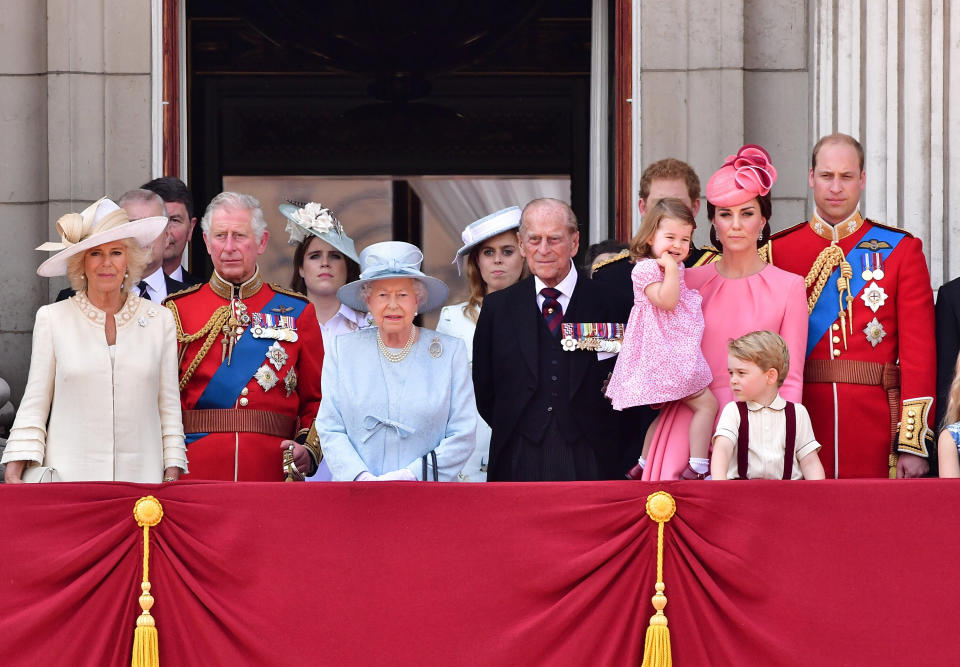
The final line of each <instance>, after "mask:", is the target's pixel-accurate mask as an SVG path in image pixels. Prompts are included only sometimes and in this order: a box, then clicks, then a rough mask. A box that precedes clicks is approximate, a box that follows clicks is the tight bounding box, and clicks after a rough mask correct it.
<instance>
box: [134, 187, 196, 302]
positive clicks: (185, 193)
mask: <svg viewBox="0 0 960 667" xmlns="http://www.w3.org/2000/svg"><path fill="white" fill-rule="evenodd" d="M143 189H144V190H149V191H150V192H156V193H157V194H158V195H160V198H161V199H163V203H164V205H165V206H166V208H167V215H168V217H169V218H170V223H169V224H168V225H167V235H166V239H167V243H166V245H165V246H164V247H163V272H164V273H165V274H166V275H168V276H170V277H171V278H173V279H174V280H177V281H180V282H181V283H183V284H184V285H185V286H186V287H190V286H191V285H196V284H198V283H202V282H204V281H202V280H200V279H199V278H197V277H196V276H194V275H192V274H191V273H189V272H188V271H187V269H186V268H185V267H183V266H182V265H181V264H180V262H181V260H183V249H184V248H186V247H187V241H189V240H190V239H191V238H192V237H193V228H194V226H195V225H196V224H197V218H196V216H195V215H194V214H193V195H192V194H190V190H188V189H187V185H186V184H185V183H184V182H183V181H181V180H180V179H179V178H174V177H173V176H163V177H161V178H155V179H153V180H152V181H150V182H149V183H145V184H144V185H143Z"/></svg>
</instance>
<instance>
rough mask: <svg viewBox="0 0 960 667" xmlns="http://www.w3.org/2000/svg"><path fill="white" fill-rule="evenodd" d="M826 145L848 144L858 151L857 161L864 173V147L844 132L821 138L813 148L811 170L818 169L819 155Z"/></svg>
mask: <svg viewBox="0 0 960 667" xmlns="http://www.w3.org/2000/svg"><path fill="white" fill-rule="evenodd" d="M824 144H847V145H848V146H852V147H853V149H854V150H855V151H857V159H858V160H860V171H863V164H864V155H863V145H862V144H861V143H860V142H859V141H857V140H856V139H854V138H853V137H851V136H850V135H849V134H844V133H843V132H834V133H833V134H828V135H827V136H825V137H820V141H818V142H817V144H816V145H815V146H814V147H813V154H812V155H811V156H810V168H811V169H816V168H817V153H819V152H820V149H821V148H822V147H823V146H824Z"/></svg>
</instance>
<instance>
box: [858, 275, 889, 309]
mask: <svg viewBox="0 0 960 667" xmlns="http://www.w3.org/2000/svg"><path fill="white" fill-rule="evenodd" d="M860 298H861V299H863V302H864V303H865V304H866V306H867V308H869V309H870V310H872V311H873V312H877V310H878V309H879V308H880V307H881V306H882V305H883V304H884V303H885V302H886V300H887V293H886V292H885V291H884V289H883V288H882V287H880V285H878V284H877V281H873V282H872V283H870V284H869V285H867V286H866V287H865V288H864V289H863V294H861V295H860Z"/></svg>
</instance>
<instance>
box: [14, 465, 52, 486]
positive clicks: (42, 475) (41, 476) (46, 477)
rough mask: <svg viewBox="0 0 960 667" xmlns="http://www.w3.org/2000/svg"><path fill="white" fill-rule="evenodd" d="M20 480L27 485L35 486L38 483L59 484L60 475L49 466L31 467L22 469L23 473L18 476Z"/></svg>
mask: <svg viewBox="0 0 960 667" xmlns="http://www.w3.org/2000/svg"><path fill="white" fill-rule="evenodd" d="M20 479H21V480H23V481H24V482H26V483H27V484H36V483H40V482H59V481H60V475H58V474H57V470H56V468H51V467H50V466H38V465H32V466H28V467H26V468H24V469H23V472H22V473H21V474H20Z"/></svg>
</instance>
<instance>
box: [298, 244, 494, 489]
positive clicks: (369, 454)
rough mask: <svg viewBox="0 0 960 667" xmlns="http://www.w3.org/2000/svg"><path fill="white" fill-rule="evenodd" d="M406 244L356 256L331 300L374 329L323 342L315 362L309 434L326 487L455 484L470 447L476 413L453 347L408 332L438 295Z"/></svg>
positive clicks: (441, 296)
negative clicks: (333, 483) (352, 272)
mask: <svg viewBox="0 0 960 667" xmlns="http://www.w3.org/2000/svg"><path fill="white" fill-rule="evenodd" d="M422 261H423V254H422V253H421V252H420V250H419V249H418V248H417V247H416V246H413V245H411V244H409V243H403V242H400V241H385V242H383V243H374V244H373V245H371V246H369V247H368V248H366V249H364V251H363V252H362V253H360V266H361V269H362V273H361V274H360V279H359V280H355V281H353V282H351V283H349V284H347V285H345V286H344V287H341V288H340V290H339V292H338V296H339V298H340V301H341V302H343V303H345V304H347V305H348V306H350V307H351V308H355V309H357V310H364V311H369V313H370V315H371V317H372V319H373V321H374V324H375V327H371V328H368V329H362V330H360V331H357V332H355V333H352V334H350V335H346V336H337V337H335V338H333V339H332V341H331V345H330V347H329V348H328V349H326V350H325V356H324V360H323V376H322V386H323V401H322V402H321V403H320V411H319V414H318V415H317V423H316V426H317V435H318V436H319V439H320V443H321V445H322V446H323V453H324V457H325V459H326V461H327V464H328V466H329V467H330V471H331V473H332V475H333V479H334V480H340V481H366V480H411V481H413V480H443V481H451V480H456V479H457V476H458V474H459V472H460V471H461V469H462V468H463V465H464V463H465V462H466V461H467V458H468V457H469V456H470V453H471V452H472V451H473V448H474V437H475V431H476V414H477V412H476V405H475V402H474V397H473V382H472V380H471V377H470V368H469V365H468V364H467V351H466V348H465V347H464V344H463V341H461V340H460V339H458V338H452V337H450V336H446V335H444V334H441V333H437V332H436V331H431V330H429V329H424V328H421V327H417V326H416V325H414V323H413V318H414V317H415V316H416V315H417V313H418V312H427V311H430V310H433V309H435V308H437V307H439V306H440V304H442V303H443V302H444V300H445V299H446V298H447V287H446V285H444V284H443V282H441V281H440V280H437V279H436V278H433V277H431V276H427V275H424V274H423V273H422V272H421V271H420V263H421V262H422Z"/></svg>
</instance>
